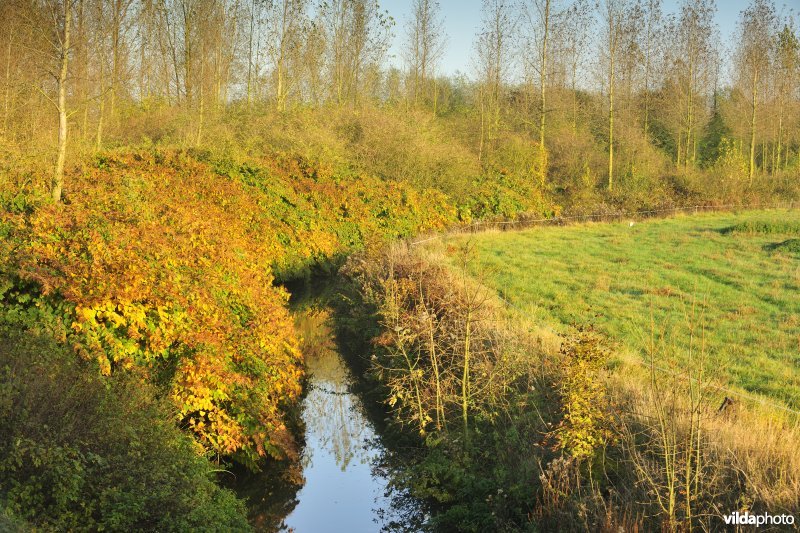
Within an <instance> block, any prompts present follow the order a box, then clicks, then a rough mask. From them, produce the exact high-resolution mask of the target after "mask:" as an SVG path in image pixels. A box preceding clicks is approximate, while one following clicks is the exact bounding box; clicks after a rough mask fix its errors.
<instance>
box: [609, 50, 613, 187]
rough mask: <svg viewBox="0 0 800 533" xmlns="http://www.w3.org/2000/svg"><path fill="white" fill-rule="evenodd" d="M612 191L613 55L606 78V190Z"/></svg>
mask: <svg viewBox="0 0 800 533" xmlns="http://www.w3.org/2000/svg"><path fill="white" fill-rule="evenodd" d="M613 189H614V55H613V53H612V55H611V65H610V71H609V78H608V190H609V191H611V190H613Z"/></svg>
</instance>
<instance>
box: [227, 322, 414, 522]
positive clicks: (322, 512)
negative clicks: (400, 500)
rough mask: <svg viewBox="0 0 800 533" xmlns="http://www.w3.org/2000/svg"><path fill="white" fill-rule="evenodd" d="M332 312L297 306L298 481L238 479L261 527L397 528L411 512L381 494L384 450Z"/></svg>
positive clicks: (266, 477) (383, 490)
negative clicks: (303, 385) (302, 388)
mask: <svg viewBox="0 0 800 533" xmlns="http://www.w3.org/2000/svg"><path fill="white" fill-rule="evenodd" d="M330 320H331V319H330V311H329V310H328V309H327V308H325V307H306V308H305V309H301V310H296V312H295V322H296V325H297V328H298V331H299V333H300V335H301V336H302V338H303V353H304V356H305V360H306V368H307V372H308V374H309V379H308V383H307V393H306V396H305V397H304V399H303V402H302V406H301V417H302V420H303V423H304V425H305V446H304V448H303V451H302V456H301V460H300V465H299V466H300V468H301V469H302V477H301V476H297V475H296V476H295V477H296V478H301V485H292V484H291V483H288V482H286V481H280V480H277V478H279V477H281V476H279V475H278V473H276V472H270V471H267V472H264V473H262V474H260V475H258V476H255V477H253V478H250V479H247V480H246V481H243V482H240V483H237V484H238V485H239V486H238V487H237V491H238V492H239V493H240V494H241V495H243V496H246V497H247V498H248V500H249V505H250V508H251V521H252V523H253V524H254V525H255V526H256V528H257V529H259V530H262V531H273V530H276V529H277V530H279V531H295V532H297V533H306V532H314V533H316V532H326V531H337V532H338V531H347V532H352V533H359V532H374V531H380V530H381V529H385V528H388V527H390V525H393V527H392V528H393V529H396V525H397V523H398V521H400V522H402V521H403V520H404V519H403V518H402V517H401V516H400V514H403V515H406V516H407V515H408V513H409V510H408V509H407V508H406V509H403V510H402V511H401V510H398V508H397V498H395V500H394V502H395V505H393V502H392V499H391V498H390V497H389V496H387V495H386V492H387V483H388V481H387V479H386V478H385V477H384V476H383V475H382V474H381V472H382V471H383V469H381V468H379V463H380V461H381V459H382V458H385V457H386V454H387V451H386V449H385V448H384V447H383V445H382V444H381V441H380V436H379V435H378V434H377V433H376V431H375V428H374V426H373V425H372V423H371V422H370V421H369V419H368V418H367V416H366V413H365V411H364V406H363V404H362V402H361V399H360V398H359V396H358V395H357V394H355V393H354V392H352V390H351V385H352V377H351V375H350V372H349V369H348V367H347V365H346V364H345V362H344V360H343V359H342V356H341V354H340V353H339V350H338V347H337V345H336V343H335V341H334V335H333V331H332V328H331V323H330ZM282 477H283V478H284V479H285V478H286V477H287V476H286V474H285V472H284V473H283V476H282ZM288 477H291V476H288ZM276 480H277V481H276ZM298 487H299V489H298ZM406 507H407V505H406ZM412 514H413V511H412Z"/></svg>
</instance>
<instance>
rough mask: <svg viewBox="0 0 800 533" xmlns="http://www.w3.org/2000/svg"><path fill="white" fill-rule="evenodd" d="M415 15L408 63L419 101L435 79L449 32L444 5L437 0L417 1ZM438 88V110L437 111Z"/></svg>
mask: <svg viewBox="0 0 800 533" xmlns="http://www.w3.org/2000/svg"><path fill="white" fill-rule="evenodd" d="M412 11H413V17H412V18H411V19H410V20H409V21H408V26H407V39H408V41H407V43H406V62H407V64H408V72H409V77H410V78H411V99H412V100H413V101H414V105H418V104H419V99H420V95H424V94H426V93H427V91H428V90H429V89H428V85H429V82H430V81H431V80H432V79H435V76H436V72H435V70H436V66H437V64H438V62H439V60H440V59H441V58H442V55H443V54H444V49H445V43H446V35H445V32H444V21H443V19H442V16H441V7H440V6H439V2H437V1H436V0H414V3H413V7H412ZM435 105H436V102H435V91H434V113H435Z"/></svg>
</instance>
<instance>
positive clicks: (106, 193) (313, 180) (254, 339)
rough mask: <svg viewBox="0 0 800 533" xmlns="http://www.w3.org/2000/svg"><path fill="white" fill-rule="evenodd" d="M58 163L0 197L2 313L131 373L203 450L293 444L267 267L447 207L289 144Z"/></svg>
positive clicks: (105, 369)
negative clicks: (281, 149)
mask: <svg viewBox="0 0 800 533" xmlns="http://www.w3.org/2000/svg"><path fill="white" fill-rule="evenodd" d="M73 174H74V175H72V176H70V180H71V183H72V186H71V187H70V191H74V192H72V193H71V194H69V195H68V196H67V198H66V201H65V203H64V204H63V205H56V204H52V203H50V202H47V201H32V202H30V203H28V204H26V205H25V207H24V208H18V204H13V205H12V204H11V203H9V202H6V206H5V209H4V211H3V215H2V226H1V227H2V230H3V231H2V236H3V238H2V239H1V242H2V244H1V245H0V254H2V264H3V265H4V266H3V270H2V278H3V279H2V281H3V285H2V291H0V298H2V303H3V304H4V305H3V310H4V317H5V318H4V319H5V320H9V317H11V315H14V316H27V317H34V319H33V322H31V321H30V320H29V324H28V325H30V324H31V323H33V324H34V326H35V327H37V328H42V327H43V328H45V329H47V330H48V331H49V332H50V333H51V334H53V335H54V336H55V337H57V338H59V340H61V341H62V342H65V343H68V344H69V345H70V346H72V347H73V348H74V350H75V351H76V353H78V354H79V355H80V356H81V357H83V358H85V359H88V360H94V361H96V362H97V364H98V365H99V370H100V372H102V373H103V374H106V375H109V374H113V373H115V372H120V371H130V372H137V373H140V374H141V376H142V379H145V380H148V381H151V382H153V383H155V384H157V385H158V386H160V387H161V388H162V390H164V393H165V394H167V395H168V396H169V397H170V398H171V399H172V401H173V403H174V405H175V408H176V415H175V416H176V417H177V419H178V421H179V423H180V425H181V426H182V427H185V428H188V429H189V430H191V431H192V432H193V433H194V434H195V435H196V438H197V441H198V442H199V443H200V444H202V446H203V447H204V448H205V449H206V450H207V451H209V452H211V453H213V454H214V455H216V456H235V457H237V458H238V459H239V460H241V461H243V462H245V463H247V464H251V465H253V464H254V461H256V460H257V459H258V458H259V457H261V456H265V455H270V456H273V457H284V456H287V455H288V456H291V455H293V454H294V453H295V445H294V441H293V439H292V436H291V434H290V432H289V430H288V429H287V427H286V420H285V410H286V407H287V406H289V405H290V404H291V403H292V402H293V401H295V400H296V399H297V397H298V396H299V394H300V392H301V381H302V378H303V369H302V355H301V353H300V351H299V348H298V346H299V345H298V339H297V336H296V335H295V332H294V329H293V325H292V322H291V319H290V316H289V314H288V311H287V308H286V303H287V300H288V293H287V292H286V291H285V290H284V289H283V288H281V287H280V286H278V285H276V284H275V274H274V271H275V269H279V270H281V271H282V272H284V273H285V274H286V275H288V274H290V273H291V272H293V271H296V270H297V269H301V268H303V267H307V266H308V265H310V264H313V263H314V262H319V261H322V260H325V259H326V258H331V257H332V256H333V255H334V254H336V253H339V252H343V251H345V250H346V249H347V248H348V247H352V246H357V245H360V244H361V243H362V242H363V241H364V240H365V239H368V238H371V235H375V236H376V237H380V236H392V237H396V236H398V235H402V234H404V233H406V234H407V233H410V232H412V231H419V230H421V229H425V228H430V227H438V226H441V225H442V224H444V223H445V222H446V221H447V220H449V219H451V218H452V216H453V215H452V214H451V212H450V211H449V210H448V208H447V207H446V205H445V203H444V201H443V200H442V198H441V197H440V196H437V195H435V194H425V196H424V200H423V195H422V194H420V193H416V192H414V191H411V190H410V189H408V188H406V187H403V186H400V185H397V184H393V183H387V182H384V181H383V180H380V179H378V178H370V177H358V176H353V177H345V178H340V177H337V176H334V175H333V173H332V172H329V173H324V172H318V169H315V170H312V168H311V165H310V164H309V163H307V162H303V161H298V160H297V159H293V158H290V157H280V156H276V157H271V158H269V159H265V160H262V161H252V162H250V163H248V164H247V165H241V164H236V163H234V162H232V161H229V160H220V159H213V158H211V157H210V156H209V155H208V154H187V153H185V152H180V151H173V152H167V153H165V152H138V153H133V154H124V155H123V154H110V155H107V156H104V157H102V158H99V159H97V160H96V161H95V162H94V164H93V165H92V166H91V167H90V168H85V169H83V170H82V171H76V172H74V173H73ZM15 206H16V207H15Z"/></svg>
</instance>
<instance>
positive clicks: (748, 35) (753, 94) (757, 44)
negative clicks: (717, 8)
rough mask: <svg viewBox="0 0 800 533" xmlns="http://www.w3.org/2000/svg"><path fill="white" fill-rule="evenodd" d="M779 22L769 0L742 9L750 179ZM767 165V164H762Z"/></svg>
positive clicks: (740, 52)
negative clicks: (772, 47) (764, 92)
mask: <svg viewBox="0 0 800 533" xmlns="http://www.w3.org/2000/svg"><path fill="white" fill-rule="evenodd" d="M774 24H775V6H774V5H773V4H772V2H771V1H769V0H753V3H752V4H751V5H750V6H749V7H748V8H747V9H745V10H744V11H743V12H742V15H741V20H740V21H739V27H740V31H741V33H740V38H739V48H738V51H737V56H738V57H737V60H738V68H739V76H740V83H741V84H742V85H743V88H746V90H747V93H748V96H749V102H750V109H749V115H750V159H749V163H748V178H749V180H750V182H751V183H752V181H753V175H754V173H755V166H756V120H757V111H758V106H759V103H760V102H759V100H760V99H762V98H763V95H762V92H763V91H764V90H765V89H764V84H765V81H766V80H765V78H766V73H767V72H768V70H769V60H770V48H771V46H770V45H771V42H772V35H773V31H774ZM762 166H763V163H762Z"/></svg>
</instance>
